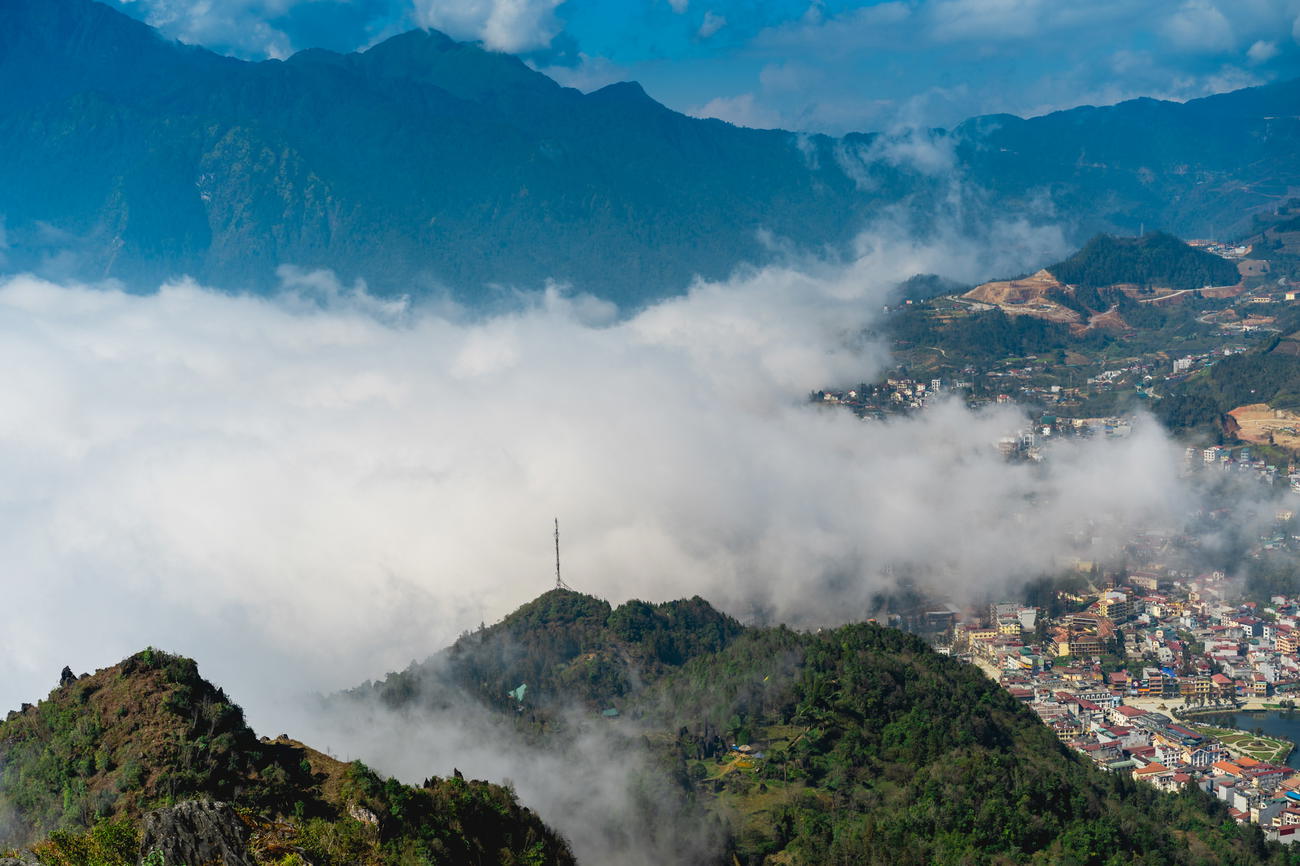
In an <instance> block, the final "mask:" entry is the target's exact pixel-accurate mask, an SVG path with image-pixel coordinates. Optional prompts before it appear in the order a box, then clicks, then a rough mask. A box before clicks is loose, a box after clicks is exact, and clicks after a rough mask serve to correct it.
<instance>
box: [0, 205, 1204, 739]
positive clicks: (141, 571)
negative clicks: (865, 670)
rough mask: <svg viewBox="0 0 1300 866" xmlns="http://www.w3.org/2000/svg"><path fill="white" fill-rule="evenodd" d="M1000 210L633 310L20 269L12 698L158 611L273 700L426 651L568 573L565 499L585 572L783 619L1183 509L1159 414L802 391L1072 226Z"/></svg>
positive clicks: (1021, 572)
mask: <svg viewBox="0 0 1300 866" xmlns="http://www.w3.org/2000/svg"><path fill="white" fill-rule="evenodd" d="M991 232H996V235H997V236H1000V237H1003V238H1004V239H1005V242H1003V243H998V244H986V243H980V242H978V241H974V240H960V239H957V238H955V237H945V238H940V239H936V240H932V241H928V242H922V241H917V240H912V239H909V238H908V237H906V236H905V235H903V234H902V233H901V232H896V233H892V234H891V233H889V232H887V231H883V230H882V231H878V232H875V233H873V234H871V235H865V236H864V237H863V238H862V240H861V241H860V243H859V245H858V255H859V257H858V258H857V259H856V260H855V261H853V262H851V263H849V264H847V265H845V264H832V263H827V262H822V261H814V260H800V261H796V262H794V263H792V264H788V265H785V266H781V267H769V268H764V269H749V270H745V271H741V272H738V273H737V274H736V275H735V276H733V277H732V278H731V279H729V280H727V281H723V282H717V283H706V282H698V283H696V284H695V285H694V286H693V287H692V288H691V290H690V291H689V293H688V294H686V295H684V296H681V297H677V298H674V299H670V300H667V301H664V302H662V303H659V304H657V305H654V306H651V307H649V308H647V309H644V310H642V311H639V312H636V313H633V314H624V315H620V314H619V311H617V310H616V309H614V308H613V307H612V306H610V305H609V304H607V303H605V302H601V301H599V300H596V299H594V298H591V297H588V296H582V295H573V294H571V293H569V292H567V291H566V290H565V289H564V288H563V287H557V286H551V287H548V288H547V289H546V290H545V291H543V292H537V293H521V294H519V296H518V298H517V302H516V303H515V304H514V305H513V306H512V307H510V308H509V309H505V310H498V311H496V312H494V313H492V314H480V315H469V314H467V313H466V312H465V311H462V310H457V309H456V308H454V307H451V306H448V305H440V304H437V303H433V302H425V303H412V302H409V301H404V300H391V299H389V300H381V299H376V298H374V297H372V296H370V295H368V294H367V293H366V291H365V287H364V286H363V285H356V286H342V285H339V284H338V282H337V281H335V280H334V279H333V277H332V276H331V275H329V274H324V273H308V272H303V271H300V270H296V269H292V268H285V269H282V272H281V277H282V281H283V285H282V289H281V292H280V293H279V294H278V295H277V296H275V297H272V298H259V297H252V296H238V295H229V294H222V293H218V292H214V291H209V290H206V289H204V288H203V287H201V286H199V285H196V284H194V283H192V282H189V281H177V282H173V283H169V284H166V285H164V286H162V287H160V288H158V289H157V291H155V292H152V293H148V294H137V293H132V292H128V291H125V290H124V289H123V288H122V287H120V286H114V285H107V286H105V285H97V286H86V285H75V284H73V285H66V284H55V283H51V282H47V281H43V280H40V279H36V278H33V277H31V276H15V277H10V278H7V279H5V280H3V281H0V358H2V359H3V361H4V362H5V364H6V366H7V368H8V369H9V370H11V371H12V374H11V376H10V377H9V378H8V380H7V383H6V386H5V387H4V388H3V389H0V441H3V444H4V448H3V449H2V450H0V478H3V481H4V484H3V490H4V492H3V494H0V510H3V514H4V517H5V519H4V521H3V522H2V523H0V546H2V548H3V550H4V551H5V553H6V562H7V566H8V574H9V578H8V579H7V581H6V598H5V605H4V607H3V610H2V611H0V620H2V622H0V626H2V627H0V703H3V704H4V705H5V706H7V707H16V706H18V704H19V703H20V702H22V701H34V700H36V699H38V698H40V697H42V696H43V695H44V694H45V693H46V692H47V691H48V690H49V688H51V687H52V686H53V685H54V683H55V682H56V681H57V673H58V671H59V670H60V668H61V667H62V666H63V665H65V664H70V665H72V666H73V667H74V668H75V669H76V670H77V671H78V672H80V671H82V670H92V669H94V668H96V667H102V666H106V665H109V664H112V663H114V662H116V661H118V660H120V659H121V658H122V657H124V656H126V655H128V654H130V653H132V652H134V651H137V650H139V649H141V648H143V647H144V646H146V645H155V646H160V647H162V648H165V649H168V650H170V651H174V652H180V653H184V654H186V655H190V656H193V657H194V658H196V659H197V660H198V661H199V662H200V665H201V667H202V670H203V671H204V673H205V675H207V676H208V677H209V678H211V679H213V680H214V681H216V682H218V683H220V684H221V685H223V686H224V687H225V688H226V689H227V690H228V691H229V692H230V693H231V694H232V695H233V696H235V698H236V699H237V700H239V701H240V702H241V703H243V704H244V705H245V707H246V708H247V710H248V712H249V717H250V720H251V721H252V722H253V723H254V725H255V726H256V727H258V728H259V729H262V730H266V729H271V728H277V727H279V726H278V725H277V724H276V723H277V720H278V718H277V715H276V711H275V709H274V707H275V705H276V704H275V700H274V699H275V696H278V695H282V694H284V693H286V692H292V693H302V692H309V691H323V692H328V691H332V690H334V689H337V688H342V687H346V686H350V685H353V684H355V683H358V682H361V681H362V680H364V679H368V678H372V677H375V676H378V675H381V674H382V673H384V672H386V671H390V670H395V669H399V668H402V667H405V666H406V665H407V664H408V663H409V662H410V661H411V660H413V659H417V658H424V657H426V656H428V655H429V654H431V653H432V652H434V651H435V650H437V649H439V648H440V647H442V646H444V645H446V644H447V643H449V642H450V640H452V639H453V638H454V637H455V635H457V634H458V633H460V632H462V631H464V630H466V629H469V628H473V627H474V626H476V625H478V624H479V623H482V622H492V621H495V620H496V619H498V618H499V617H501V616H502V615H504V614H505V613H508V612H509V611H510V610H513V609H514V608H515V607H517V606H518V605H519V604H521V603H523V602H525V601H527V600H529V599H530V598H533V597H535V596H536V595H538V594H540V593H541V592H543V591H545V590H546V589H548V588H549V587H550V586H551V584H552V583H553V580H554V562H553V557H554V553H553V549H552V539H551V527H552V519H553V518H555V517H557V516H558V517H559V519H560V526H561V533H562V544H563V558H564V574H565V580H566V581H567V582H568V583H569V584H571V585H572V586H574V587H575V588H577V589H579V590H582V591H584V592H589V593H592V594H595V595H599V596H602V597H605V598H607V599H609V600H610V601H611V602H613V603H615V604H617V603H620V602H621V601H623V600H626V599H628V598H631V597H637V598H643V599H646V600H651V601H655V600H664V599H671V598H677V597H682V596H690V595H695V594H699V595H702V596H704V597H706V598H707V599H709V600H710V601H711V602H713V603H714V604H715V605H716V606H718V607H720V608H722V609H723V610H726V611H728V612H730V613H732V614H733V615H736V616H738V617H741V618H742V619H746V620H749V621H753V620H755V619H756V618H760V617H761V618H763V619H765V620H782V621H787V622H790V623H792V624H797V625H820V624H831V623H835V622H842V621H844V620H846V619H852V618H855V617H861V616H865V615H867V614H868V613H869V605H870V603H871V599H872V597H873V596H874V595H875V594H876V593H877V592H879V591H881V590H882V589H888V588H890V587H892V586H893V584H894V581H895V580H896V578H895V575H896V574H899V573H909V574H919V575H923V576H924V577H925V578H926V580H927V582H928V583H929V584H930V585H931V586H933V587H934V588H935V589H936V590H938V591H944V592H951V593H953V594H954V595H970V594H972V593H975V594H978V593H982V592H988V591H1000V590H1002V589H1003V588H1008V587H1012V586H1014V585H1015V584H1016V582H1017V581H1020V580H1023V579H1027V578H1029V577H1033V576H1036V575H1038V574H1041V573H1042V572H1043V571H1045V570H1050V569H1054V568H1058V567H1060V565H1061V564H1062V563H1063V562H1068V561H1070V559H1071V558H1072V557H1074V556H1084V557H1085V558H1092V557H1095V556H1097V555H1099V554H1100V553H1102V552H1105V551H1113V550H1115V549H1117V546H1118V545H1119V544H1120V543H1122V541H1123V539H1124V538H1125V537H1126V533H1128V532H1129V531H1130V530H1131V529H1132V528H1133V527H1136V526H1141V525H1150V524H1152V523H1155V524H1160V525H1168V524H1170V523H1172V522H1176V521H1177V519H1179V515H1180V514H1181V513H1182V511H1183V510H1185V508H1186V507H1187V505H1188V502H1189V501H1190V494H1189V492H1188V490H1187V489H1186V484H1185V482H1184V481H1183V480H1182V479H1181V478H1180V477H1179V474H1178V471H1177V470H1178V457H1179V456H1180V452H1179V451H1178V449H1177V448H1176V447H1175V446H1174V445H1173V444H1172V443H1171V442H1170V441H1169V440H1168V438H1167V437H1166V436H1165V435H1164V433H1163V432H1162V431H1161V430H1160V429H1159V427H1158V425H1156V424H1155V423H1154V422H1147V423H1144V424H1142V423H1140V424H1138V425H1137V427H1136V430H1135V433H1134V435H1133V436H1132V437H1130V438H1129V439H1126V440H1121V441H1092V442H1086V443H1082V442H1080V443H1060V444H1058V445H1056V446H1055V447H1054V448H1052V449H1051V453H1050V457H1049V459H1048V460H1047V461H1046V462H1045V464H1044V465H1042V466H1030V465H1021V466H1013V465H1009V464H1007V463H1006V461H1005V460H1004V459H1003V458H1002V457H1001V456H1000V455H999V454H998V453H997V451H996V449H995V447H994V445H995V443H996V442H997V440H998V439H999V438H1000V437H1002V436H1005V435H1008V434H1010V433H1013V432H1014V431H1015V430H1016V429H1018V428H1019V427H1021V426H1023V424H1024V419H1023V417H1021V416H1020V414H1019V413H1018V412H1017V411H1016V410H1014V409H1012V408H1009V407H998V408H996V409H989V410H987V411H979V412H972V411H969V410H967V409H966V408H965V407H964V406H962V405H960V404H959V403H957V402H952V403H948V404H945V405H940V406H937V407H933V408H931V409H928V410H927V411H925V412H923V413H920V414H919V415H916V416H914V417H909V418H899V419H896V420H891V421H888V422H872V423H868V422H863V421H860V420H858V419H856V418H855V417H853V416H852V415H851V414H850V413H848V412H843V411H836V410H828V409H825V408H823V407H818V406H812V405H809V403H808V400H807V395H808V393H809V392H810V391H811V390H813V389H816V388H821V387H832V386H836V385H846V384H856V383H857V382H860V381H870V380H871V379H872V378H873V377H875V376H877V375H878V374H879V373H880V372H881V371H882V370H883V369H884V368H885V366H886V364H887V363H888V355H887V351H886V347H884V346H882V345H880V344H879V343H877V342H873V341H870V340H867V339H865V338H864V337H863V333H864V329H866V328H867V327H868V326H870V324H871V323H872V321H873V319H874V318H875V316H876V315H877V314H878V313H879V311H880V308H881V305H882V304H883V303H885V302H886V301H888V300H889V299H890V293H891V292H892V291H893V288H894V287H895V286H896V285H897V284H898V282H899V281H900V280H902V279H905V278H906V277H908V276H911V275H912V274H915V273H922V272H933V273H941V274H945V275H948V276H952V277H954V278H957V279H963V280H975V279H978V278H980V277H981V276H988V275H990V274H1005V273H1011V272H1015V271H1016V270H1018V269H1022V268H1023V267H1024V266H1025V265H1026V263H1027V262H1031V261H1034V260H1035V257H1037V259H1041V258H1042V257H1043V255H1044V250H1047V252H1049V253H1051V252H1054V250H1052V249H1050V248H1051V247H1053V246H1057V245H1059V244H1060V236H1059V234H1057V235H1055V236H1053V235H1051V234H1050V233H1049V234H1043V232H1044V230H1042V229H1034V230H1030V229H1028V228H1027V227H1026V226H1024V225H1022V224H1016V223H1007V224H1004V225H999V226H994V227H991ZM1081 532H1082V533H1084V535H1086V537H1087V539H1088V541H1087V543H1086V544H1085V546H1084V547H1083V548H1080V546H1079V541H1078V539H1079V536H1080V533H1081Z"/></svg>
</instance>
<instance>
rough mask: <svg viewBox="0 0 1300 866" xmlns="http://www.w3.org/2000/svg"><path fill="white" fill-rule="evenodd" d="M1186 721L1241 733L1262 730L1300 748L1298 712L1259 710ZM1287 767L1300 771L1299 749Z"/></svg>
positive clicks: (1200, 716)
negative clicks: (1235, 730)
mask: <svg viewBox="0 0 1300 866" xmlns="http://www.w3.org/2000/svg"><path fill="white" fill-rule="evenodd" d="M1188 721H1193V722H1203V723H1205V724H1207V725H1214V726H1215V727H1218V728H1239V729H1241V730H1243V731H1253V730H1255V729H1256V728H1259V729H1260V730H1262V731H1263V732H1264V733H1265V734H1266V735H1267V736H1270V737H1281V738H1282V739H1284V740H1290V741H1291V742H1293V743H1295V744H1296V745H1297V746H1298V747H1300V710H1260V711H1257V712H1250V713H1246V712H1236V713H1213V714H1210V713H1206V714H1205V715H1200V714H1197V715H1196V716H1193V717H1192V718H1191V719H1189V720H1188ZM1286 763H1287V766H1288V767H1292V768H1295V769H1297V770H1300V748H1295V749H1292V750H1291V754H1290V755H1289V756H1288V757H1287V759H1286Z"/></svg>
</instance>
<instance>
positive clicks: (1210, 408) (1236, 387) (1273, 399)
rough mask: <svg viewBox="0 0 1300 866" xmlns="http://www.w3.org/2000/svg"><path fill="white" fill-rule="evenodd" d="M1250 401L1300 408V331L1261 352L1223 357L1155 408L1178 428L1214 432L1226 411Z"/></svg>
mask: <svg viewBox="0 0 1300 866" xmlns="http://www.w3.org/2000/svg"><path fill="white" fill-rule="evenodd" d="M1291 318H1294V317H1293V316H1292V317H1288V319H1291ZM1279 323H1280V324H1290V325H1292V326H1294V324H1295V323H1294V322H1290V321H1280V322H1279ZM1250 403H1267V404H1269V405H1270V406H1272V407H1273V408H1274V409H1290V410H1296V409H1300V335H1297V334H1292V335H1290V336H1288V337H1280V338H1277V339H1274V340H1272V341H1271V342H1270V343H1269V344H1268V345H1267V346H1264V347H1262V348H1261V349H1260V350H1258V351H1252V352H1246V353H1243V354H1240V355H1233V356H1232V357H1230V358H1224V359H1223V360H1222V361H1219V362H1218V363H1216V364H1214V365H1213V366H1211V367H1210V368H1209V369H1207V370H1203V371H1202V372H1200V373H1197V374H1196V375H1195V376H1193V377H1192V378H1190V379H1188V380H1187V381H1186V382H1183V383H1182V384H1180V385H1179V386H1178V387H1177V388H1175V389H1174V391H1173V393H1171V394H1170V395H1169V396H1168V397H1166V398H1165V399H1164V400H1161V401H1160V402H1159V403H1158V404H1156V411H1157V414H1158V415H1159V417H1160V419H1161V420H1162V421H1164V422H1165V424H1166V425H1167V426H1168V427H1170V428H1171V429H1173V430H1189V429H1200V430H1204V431H1214V430H1216V429H1218V427H1219V425H1220V424H1221V423H1222V421H1223V416H1224V415H1225V414H1226V413H1227V412H1229V411H1231V410H1232V409H1235V408H1237V407H1238V406H1244V405H1247V404H1250Z"/></svg>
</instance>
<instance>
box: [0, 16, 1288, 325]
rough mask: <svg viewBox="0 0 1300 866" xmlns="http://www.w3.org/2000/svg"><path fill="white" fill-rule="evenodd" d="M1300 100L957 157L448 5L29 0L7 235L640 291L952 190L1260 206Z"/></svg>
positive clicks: (1161, 204)
mask: <svg viewBox="0 0 1300 866" xmlns="http://www.w3.org/2000/svg"><path fill="white" fill-rule="evenodd" d="M1298 103H1300V83H1298V82H1291V83H1287V84H1279V85H1272V86H1268V87H1261V88H1254V89H1251V90H1245V91H1239V92H1237V93H1233V94H1225V95H1222V96H1216V97H1209V98H1207V99H1203V100H1196V101H1194V102H1190V103H1187V104H1185V105H1176V104H1173V103H1163V102H1156V101H1153V100H1135V101H1132V102H1127V103H1123V104H1121V105H1118V106H1114V107H1111V108H1078V109H1073V110H1071V111H1067V112H1059V113H1056V114H1051V115H1047V116H1044V117H1039V118H1033V119H1030V120H1022V119H1019V118H1015V117H1011V116H993V117H984V118H976V119H973V120H971V121H967V122H966V123H963V124H961V125H959V126H958V127H956V128H955V129H953V130H952V131H950V132H942V131H938V132H935V133H934V134H933V135H934V143H935V144H936V146H937V147H939V148H942V149H946V150H950V151H951V153H952V158H953V164H952V168H951V170H939V169H936V168H935V167H933V166H930V167H925V166H918V165H916V164H914V163H911V162H909V161H908V160H907V159H906V158H904V157H902V156H901V155H900V153H899V152H897V151H894V150H891V149H890V148H889V147H888V145H889V141H888V140H887V139H886V138H882V137H881V136H878V135H872V134H854V135H849V136H846V137H844V138H842V139H832V138H829V137H826V136H820V135H812V136H804V135H795V134H792V133H789V132H784V131H781V130H752V129H743V128H737V127H733V126H730V125H728V124H725V123H722V122H721V121H717V120H701V119H697V118H692V117H687V116H685V115H681V114H678V113H676V112H673V111H671V110H669V109H667V108H665V107H664V106H662V105H660V104H658V103H656V102H655V101H654V100H652V99H651V98H650V97H649V96H647V95H646V94H645V92H644V91H643V90H642V89H641V88H640V86H638V85H636V84H632V83H622V84H615V85H611V86H609V87H606V88H603V89H601V90H598V91H596V92H594V93H591V94H586V95H584V94H581V93H579V92H578V91H576V90H572V89H569V88H563V87H560V86H559V85H558V84H556V83H555V82H554V81H552V80H550V79H549V78H547V77H546V76H544V75H542V74H540V73H537V72H535V71H533V70H531V69H529V68H528V67H527V66H526V65H525V64H523V63H522V62H521V61H520V60H518V59H517V58H515V57H511V56H509V55H503V54H495V53H491V52H487V51H484V50H482V49H481V48H478V47H476V46H473V45H468V44H464V43H457V42H455V41H453V40H451V39H448V38H447V37H446V36H444V35H442V34H439V33H436V32H426V31H416V32H412V33H407V34H403V35H400V36H397V37H394V38H392V39H389V40H388V41H386V42H383V43H381V44H379V45H376V46H375V47H373V48H371V49H369V50H368V51H366V52H364V53H360V54H347V55H342V54H337V53H333V52H329V51H325V50H319V49H315V50H308V51H304V52H301V53H299V54H297V55H295V56H293V57H292V58H290V59H289V60H287V61H283V62H281V61H266V62H262V63H249V62H244V61H238V60H233V59H230V58H225V57H220V56H218V55H216V54H213V53H212V52H209V51H206V50H204V49H201V48H196V47H191V46H183V45H180V44H178V43H173V42H169V41H167V40H165V39H163V38H162V37H160V36H159V35H158V34H157V33H156V32H155V31H153V30H151V29H150V28H148V27H146V26H145V25H143V24H140V23H139V22H137V21H134V20H132V19H130V18H128V17H126V16H124V15H122V14H120V13H118V12H116V11H114V10H112V9H110V8H108V7H106V6H103V5H101V4H99V3H95V2H93V0H6V2H4V3H3V4H0V215H2V216H3V219H4V225H5V229H6V232H5V233H6V237H7V239H8V248H7V249H6V250H4V251H0V253H3V255H4V256H5V259H6V263H5V267H6V268H7V269H9V270H14V269H25V268H30V269H35V270H38V271H41V272H45V273H50V274H53V275H55V276H61V277H67V276H73V277H78V278H83V279H100V278H103V277H106V276H115V277H120V278H122V279H125V280H127V281H129V282H130V283H132V284H133V285H135V286H137V287H140V288H145V287H149V286H150V285H154V284H156V283H157V281H159V280H161V279H165V278H167V277H171V276H176V275H179V274H182V273H188V274H191V275H193V276H195V277H196V278H198V279H200V280H202V281H204V282H207V283H210V284H214V285H217V286H221V287H226V288H249V289H254V290H259V289H265V288H267V287H269V286H271V285H272V284H273V283H274V281H275V268H276V267H277V266H279V265H282V264H295V265H298V266H300V267H306V268H317V267H325V268H332V269H334V270H335V271H336V272H338V273H339V275H340V276H341V277H342V278H343V279H345V280H351V279H354V278H358V277H362V278H365V279H366V280H367V281H369V283H370V284H371V286H372V287H373V288H374V289H375V290H377V291H379V292H387V293H393V292H405V291H410V292H416V293H419V292H421V291H428V290H433V289H436V288H438V287H450V288H452V289H454V290H456V291H457V293H458V294H459V295H460V296H461V297H462V298H463V299H466V300H469V301H471V302H481V301H484V300H485V299H486V298H489V297H491V295H492V293H493V291H494V289H493V288H492V287H493V286H507V287H508V286H521V287H527V288H536V287H539V286H540V285H541V284H542V282H543V281H544V280H546V279H548V278H555V279H559V280H565V281H570V282H572V283H574V284H575V285H576V287H577V288H579V289H582V290H585V291H590V292H593V293H595V294H598V295H601V296H604V297H607V298H611V299H613V300H616V301H618V302H620V303H623V304H627V305H632V306H635V305H637V304H640V303H644V302H646V301H647V300H652V299H654V298H656V297H661V296H664V295H667V294H672V293H675V292H679V291H681V290H682V289H683V288H684V287H685V286H686V285H687V284H688V283H689V281H690V280H691V279H692V278H693V277H694V276H696V275H701V276H704V277H707V278H718V277H722V276H725V275H726V274H728V273H729V272H730V271H731V270H732V269H733V268H734V267H735V266H737V265H738V264H740V263H743V262H756V263H761V262H763V261H766V260H768V259H770V258H771V256H772V255H773V253H772V245H771V243H770V241H769V240H768V238H774V239H776V240H777V241H778V246H779V245H780V243H791V244H794V245H795V246H796V247H802V248H804V249H815V250H823V251H828V252H830V253H831V254H836V253H837V252H838V253H839V254H846V250H847V247H846V246H845V245H846V244H847V243H848V241H849V240H850V239H851V238H852V237H853V236H854V234H855V233H856V232H857V231H859V230H860V229H861V228H862V227H863V226H864V225H865V224H866V223H867V222H868V221H869V220H870V219H871V218H872V217H875V216H879V215H881V214H882V213H883V212H884V209H885V208H886V207H887V206H894V205H899V204H902V205H903V209H902V211H901V212H900V213H901V214H902V216H901V218H902V219H904V220H905V221H907V222H908V223H909V225H910V226H911V227H912V228H914V229H916V230H918V231H922V232H923V231H925V230H926V229H927V228H928V227H931V226H932V225H933V222H934V220H935V219H936V215H937V214H944V215H945V218H948V219H955V220H957V221H958V222H959V223H961V224H963V225H964V227H965V228H967V229H968V230H970V231H971V232H975V231H978V230H979V228H980V227H981V226H983V225H985V224H986V223H987V222H988V219H989V217H990V216H991V215H1009V216H1023V215H1025V214H1043V216H1042V217H1041V219H1042V220H1046V221H1060V222H1064V223H1065V224H1066V225H1067V226H1068V227H1069V229H1070V231H1071V232H1072V234H1074V235H1075V236H1076V239H1078V240H1081V239H1082V238H1084V237H1087V236H1090V235H1092V234H1094V233H1096V232H1097V231H1120V232H1129V231H1132V229H1133V228H1135V227H1136V226H1137V225H1138V224H1140V223H1141V222H1146V223H1147V224H1149V225H1152V226H1162V227H1164V228H1166V229H1169V230H1172V231H1175V232H1178V233H1180V234H1184V235H1206V234H1210V233H1211V230H1215V231H1217V232H1218V233H1220V234H1228V233H1231V232H1233V231H1238V230H1244V229H1245V228H1246V227H1248V226H1249V218H1250V214H1251V213H1252V212H1253V211H1255V210H1258V209H1261V208H1266V207H1268V206H1269V205H1270V203H1271V202H1272V201H1274V197H1275V196H1276V195H1279V194H1281V193H1284V192H1285V191H1286V189H1287V188H1288V187H1293V186H1297V185H1300V167H1298V166H1300V160H1297V159H1296V158H1295V157H1296V154H1297V153H1298V152H1300V148H1298V147H1297V144H1298V143H1300V120H1297V118H1296V117H1295V114H1296V112H1295V110H1294V106H1295V105H1296V104H1298ZM954 180H959V181H961V182H962V183H963V184H965V186H964V187H963V189H965V188H969V189H970V190H971V191H972V192H971V194H970V196H969V200H968V201H966V202H964V203H963V206H962V207H960V208H957V209H956V210H957V211H960V213H954V208H953V207H952V205H951V199H950V193H951V191H952V183H953V181H954ZM891 213H892V211H891Z"/></svg>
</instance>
